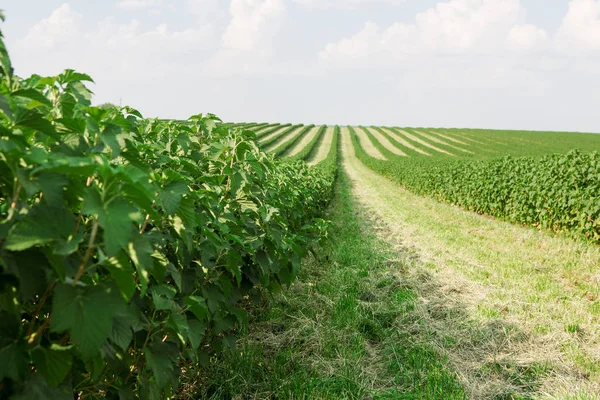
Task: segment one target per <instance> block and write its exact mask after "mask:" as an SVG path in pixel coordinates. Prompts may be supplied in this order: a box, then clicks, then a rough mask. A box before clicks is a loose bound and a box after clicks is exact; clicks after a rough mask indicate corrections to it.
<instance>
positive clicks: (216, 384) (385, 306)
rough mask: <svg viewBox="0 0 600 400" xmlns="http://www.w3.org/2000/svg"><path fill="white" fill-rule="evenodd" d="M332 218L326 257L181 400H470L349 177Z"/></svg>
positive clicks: (255, 316)
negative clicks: (429, 335) (428, 335)
mask: <svg viewBox="0 0 600 400" xmlns="http://www.w3.org/2000/svg"><path fill="white" fill-rule="evenodd" d="M330 218H331V220H332V222H333V227H332V229H331V233H330V234H331V240H330V241H329V242H328V243H327V244H326V245H325V247H324V249H323V250H321V251H318V252H317V253H316V254H317V257H316V258H315V257H311V258H309V259H307V260H306V261H305V263H304V265H303V268H302V269H301V271H300V275H299V277H298V279H297V281H296V282H295V283H294V284H293V285H292V286H291V288H290V289H289V290H287V289H286V290H283V292H282V293H281V294H279V295H275V296H273V297H267V296H265V297H264V299H263V304H262V307H259V308H257V309H254V310H252V311H251V317H250V324H249V331H248V333H247V335H245V336H244V337H243V338H242V339H241V340H240V341H239V343H238V344H237V346H236V348H235V349H234V351H232V352H229V353H225V354H224V355H223V356H222V357H219V358H213V359H211V361H210V364H209V365H208V366H207V367H204V368H198V367H197V366H193V367H192V369H191V370H188V371H186V374H185V375H184V378H183V381H184V390H183V393H182V397H181V398H199V399H238V398H239V399H356V400H363V399H465V398H466V396H465V393H464V391H463V389H462V387H461V385H460V384H459V382H458V377H457V376H456V374H455V373H453V372H452V371H451V370H450V369H449V368H448V367H447V364H446V362H445V360H444V358H443V357H441V356H440V355H439V353H438V352H437V351H436V349H435V348H434V347H433V346H432V345H431V344H430V343H427V342H426V341H425V340H424V336H423V335H422V332H426V331H427V327H424V326H422V325H421V320H420V318H419V316H418V315H416V314H415V313H414V309H415V305H416V303H417V293H416V292H415V291H414V290H413V289H412V288H411V287H410V286H409V285H408V284H407V282H405V281H404V280H403V278H402V271H403V270H404V269H405V266H404V265H403V264H402V260H399V259H398V258H397V254H396V253H393V252H390V251H389V246H388V245H387V243H385V242H383V241H381V240H380V239H378V238H377V237H376V236H375V235H374V232H373V230H372V227H371V226H370V225H369V223H368V222H367V219H366V218H367V216H366V214H364V212H363V211H361V210H357V208H356V203H355V201H354V200H353V198H352V196H351V194H350V186H349V181H348V179H347V178H346V177H344V176H343V175H342V176H341V179H340V182H339V185H338V187H337V194H336V200H335V202H334V206H333V209H332V214H331V216H330ZM185 396H188V397H185Z"/></svg>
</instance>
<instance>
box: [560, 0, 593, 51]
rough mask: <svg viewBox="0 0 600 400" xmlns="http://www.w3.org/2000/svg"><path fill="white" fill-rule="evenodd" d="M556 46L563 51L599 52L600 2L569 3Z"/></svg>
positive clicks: (579, 1)
mask: <svg viewBox="0 0 600 400" xmlns="http://www.w3.org/2000/svg"><path fill="white" fill-rule="evenodd" d="M557 44H558V47H559V48H560V49H563V50H564V49H578V50H584V51H585V50H600V0H572V1H571V2H569V10H568V12H567V15H566V16H565V18H564V20H563V23H562V26H561V27H560V30H559V31H558V34H557Z"/></svg>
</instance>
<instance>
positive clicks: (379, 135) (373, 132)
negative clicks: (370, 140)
mask: <svg viewBox="0 0 600 400" xmlns="http://www.w3.org/2000/svg"><path fill="white" fill-rule="evenodd" d="M356 129H362V130H364V131H365V132H367V133H370V134H371V135H373V137H374V138H375V140H377V141H378V142H379V143H381V145H382V146H383V147H385V148H386V149H387V150H388V151H390V152H392V153H393V154H395V155H397V156H406V155H407V154H406V153H405V152H403V151H402V150H400V149H399V148H398V147H396V146H394V145H393V144H392V142H390V140H389V139H388V138H387V137H385V136H384V135H383V134H382V133H381V132H379V131H378V130H376V129H369V128H367V127H363V126H359V127H358V128H356Z"/></svg>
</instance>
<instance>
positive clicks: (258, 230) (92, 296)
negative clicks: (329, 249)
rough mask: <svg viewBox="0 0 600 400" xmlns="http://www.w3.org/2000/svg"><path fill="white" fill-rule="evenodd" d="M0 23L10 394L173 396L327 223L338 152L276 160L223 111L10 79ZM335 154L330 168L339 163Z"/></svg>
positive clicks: (1, 355)
mask: <svg viewBox="0 0 600 400" xmlns="http://www.w3.org/2000/svg"><path fill="white" fill-rule="evenodd" d="M12 71H13V70H12V67H11V64H10V58H9V56H8V53H7V51H6V48H5V46H4V43H3V41H2V37H1V34H0V321H1V322H0V326H1V328H0V360H1V361H0V398H11V397H13V398H15V399H16V398H23V399H32V398H49V399H50V398H51V399H69V398H70V399H72V398H74V394H75V396H76V397H78V398H85V397H88V398H110V399H116V398H136V397H141V398H156V399H158V398H168V397H170V396H171V395H172V394H173V393H175V392H176V391H177V386H178V377H179V374H180V373H181V370H182V368H184V367H185V365H186V364H190V363H202V362H204V361H206V360H207V359H208V358H209V357H211V355H212V352H214V351H217V350H218V349H219V348H220V347H222V346H229V345H231V344H232V343H233V342H234V340H235V334H236V331H237V330H238V329H239V328H240V327H243V325H244V324H245V321H246V318H247V317H246V311H245V309H246V307H248V306H249V305H250V302H251V300H250V299H251V298H253V296H252V294H253V293H255V292H256V290H259V289H260V290H266V291H273V290H278V289H279V287H280V286H282V285H289V284H290V283H291V282H292V280H293V279H294V276H295V275H296V273H297V272H298V269H299V268H300V262H301V258H302V257H303V256H304V255H305V254H306V252H307V250H308V249H310V247H311V246H312V245H313V244H315V243H316V242H317V241H318V240H320V238H321V237H322V236H323V235H324V232H325V230H326V228H327V224H326V222H325V221H323V220H322V219H320V216H321V214H322V212H323V210H324V209H325V207H326V206H327V203H328V202H329V200H330V198H331V195H332V184H333V179H334V178H335V170H334V168H333V167H332V165H333V164H335V161H332V158H333V157H335V155H331V157H330V158H328V161H327V163H325V164H323V165H322V166H321V167H319V168H309V167H308V166H307V165H306V164H305V163H303V162H300V161H286V160H281V161H280V160H273V157H272V156H269V155H266V154H265V153H264V152H263V151H261V150H260V149H259V148H258V146H257V144H256V140H255V139H256V138H255V135H254V134H253V133H251V132H249V131H247V130H242V129H237V128H233V127H231V126H228V125H225V124H222V123H221V122H220V120H219V119H218V118H217V117H215V116H213V115H206V116H202V115H196V116H193V117H191V118H190V119H189V121H187V122H185V123H181V122H177V121H161V120H149V119H144V118H143V117H142V115H141V114H140V113H139V112H138V111H136V110H135V109H132V108H130V107H121V108H117V107H112V106H105V107H95V106H92V105H91V91H90V90H89V89H88V87H87V86H86V84H87V82H91V81H92V80H91V78H90V77H89V76H87V75H85V74H81V73H77V72H75V71H72V70H67V71H65V72H64V73H62V74H60V75H58V76H52V77H40V76H37V75H34V76H32V77H30V78H27V79H21V78H19V77H17V76H15V75H13V72H12ZM332 163H333V164H332Z"/></svg>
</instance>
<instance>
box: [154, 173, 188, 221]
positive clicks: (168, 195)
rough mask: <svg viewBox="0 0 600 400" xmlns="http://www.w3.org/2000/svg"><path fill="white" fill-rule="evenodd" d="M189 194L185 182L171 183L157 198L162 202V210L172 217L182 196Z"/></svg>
mask: <svg viewBox="0 0 600 400" xmlns="http://www.w3.org/2000/svg"><path fill="white" fill-rule="evenodd" d="M187 193H189V188H188V186H187V185H186V183H185V182H182V181H176V182H171V183H169V184H168V185H167V186H165V187H164V189H163V190H162V191H161V192H160V194H159V195H158V197H159V198H160V200H161V201H162V205H163V208H164V209H165V211H166V212H167V214H169V215H174V214H175V213H177V211H178V210H179V204H180V203H181V198H182V196H183V195H184V194H187Z"/></svg>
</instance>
